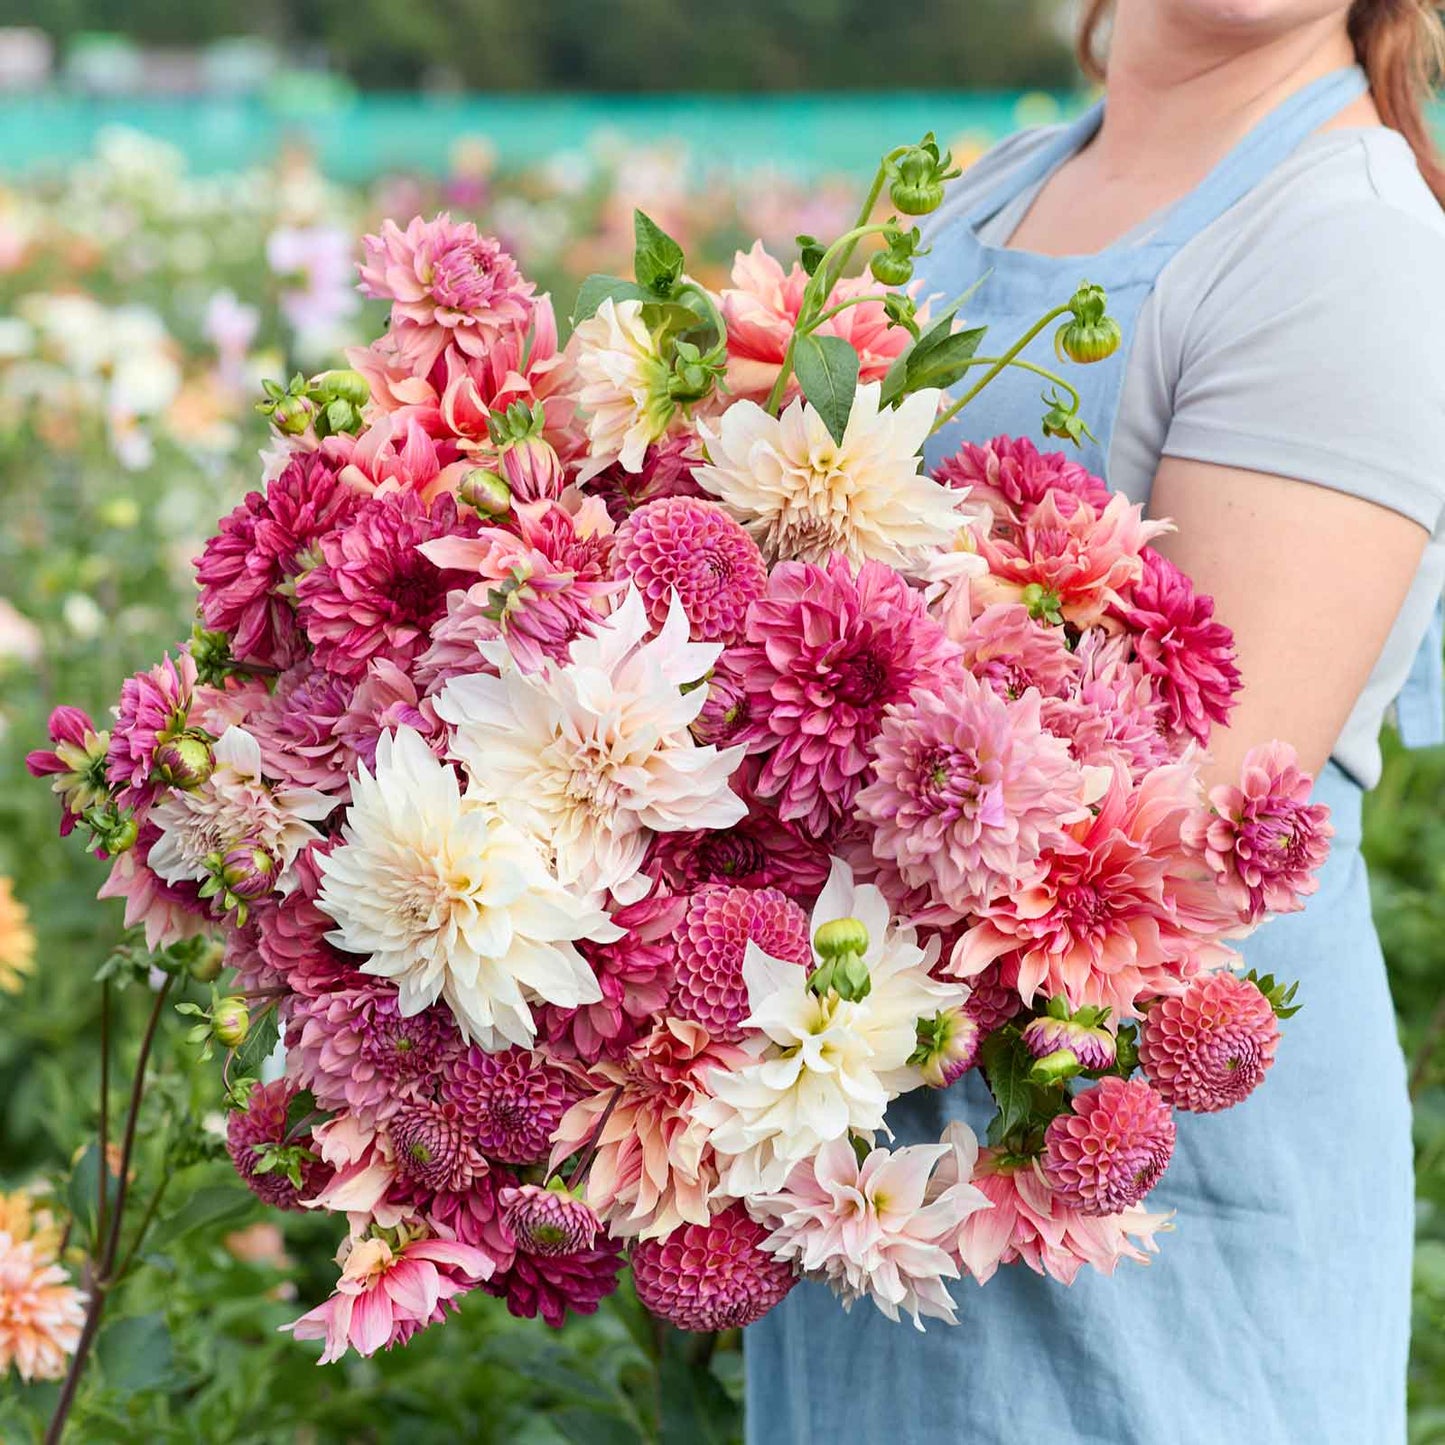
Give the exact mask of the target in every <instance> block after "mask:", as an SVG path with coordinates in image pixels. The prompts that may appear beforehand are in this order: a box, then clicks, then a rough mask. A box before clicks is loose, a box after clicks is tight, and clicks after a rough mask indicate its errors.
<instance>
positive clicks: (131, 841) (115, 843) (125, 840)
mask: <svg viewBox="0 0 1445 1445" xmlns="http://www.w3.org/2000/svg"><path fill="white" fill-rule="evenodd" d="M139 837H140V824H139V823H137V822H136V819H135V814H134V813H127V814H126V815H125V817H123V818H121V819H120V821H119V822H117V823H116V825H115V827H114V828H112V829H111V830H110V832H109V833H107V834H106V838H105V845H104V846H105V851H106V852H107V853H108V854H109V855H110V856H111V857H112V858H114V857H115V856H116V854H117V853H127V852H129V851H130V850H131V849H132V848H134V847H135V843H136V839H137V838H139Z"/></svg>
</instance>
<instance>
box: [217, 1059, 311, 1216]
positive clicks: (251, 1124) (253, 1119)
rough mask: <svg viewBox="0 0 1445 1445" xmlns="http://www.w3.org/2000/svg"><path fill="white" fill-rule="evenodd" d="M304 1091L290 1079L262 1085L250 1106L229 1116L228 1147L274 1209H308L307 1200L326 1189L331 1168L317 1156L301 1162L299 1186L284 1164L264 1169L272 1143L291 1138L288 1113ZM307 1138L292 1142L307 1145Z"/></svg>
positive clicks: (238, 1168) (251, 1186)
mask: <svg viewBox="0 0 1445 1445" xmlns="http://www.w3.org/2000/svg"><path fill="white" fill-rule="evenodd" d="M299 1092H300V1090H299V1089H298V1088H297V1086H296V1085H295V1084H294V1083H292V1082H291V1081H290V1080H289V1079H277V1080H275V1081H274V1082H273V1083H270V1084H257V1085H256V1087H255V1088H253V1089H252V1090H251V1093H250V1095H249V1096H248V1097H247V1099H246V1107H245V1108H244V1109H235V1110H233V1111H232V1112H231V1114H230V1116H229V1117H228V1118H227V1120H226V1152H227V1153H228V1154H229V1155H230V1156H231V1163H232V1164H233V1165H234V1166H235V1170H236V1173H237V1174H239V1175H240V1176H241V1179H242V1181H243V1182H244V1184H245V1185H246V1188H248V1189H249V1190H250V1191H251V1193H252V1194H254V1195H255V1196H256V1198H257V1199H259V1200H261V1202H262V1203H263V1204H269V1205H270V1206H271V1207H272V1208H273V1209H303V1208H305V1206H304V1205H303V1204H302V1200H304V1199H313V1198H315V1196H316V1195H317V1194H318V1193H320V1191H321V1189H322V1188H323V1187H324V1186H325V1183H326V1181H327V1180H328V1179H329V1178H330V1177H331V1170H330V1169H328V1168H327V1167H326V1165H325V1164H323V1163H322V1162H321V1161H320V1159H318V1158H316V1157H315V1156H314V1155H312V1156H311V1157H310V1158H309V1159H307V1158H302V1159H300V1160H299V1161H298V1162H299V1168H300V1171H301V1183H300V1184H299V1185H297V1184H296V1183H295V1182H294V1181H293V1180H292V1179H291V1178H290V1176H289V1175H288V1173H287V1171H286V1170H285V1169H284V1168H271V1169H265V1170H263V1169H261V1168H260V1166H261V1165H262V1164H263V1163H264V1162H265V1158H264V1156H265V1152H266V1149H267V1146H276V1145H280V1144H281V1143H283V1142H284V1141H286V1134H287V1128H286V1112H287V1110H288V1109H289V1108H290V1106H291V1101H292V1100H293V1099H294V1098H295V1097H296V1095H297V1094H298V1093H299ZM310 1137H311V1136H310V1133H309V1132H308V1133H307V1134H306V1135H305V1136H304V1137H303V1138H302V1139H300V1140H297V1141H292V1142H299V1143H301V1144H303V1145H304V1144H305V1143H306V1142H307V1141H308V1140H309V1139H310Z"/></svg>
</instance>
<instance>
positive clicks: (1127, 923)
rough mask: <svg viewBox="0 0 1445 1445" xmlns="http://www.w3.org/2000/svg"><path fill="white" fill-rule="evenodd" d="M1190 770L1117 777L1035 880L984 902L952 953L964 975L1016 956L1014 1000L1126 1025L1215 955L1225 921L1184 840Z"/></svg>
mask: <svg viewBox="0 0 1445 1445" xmlns="http://www.w3.org/2000/svg"><path fill="white" fill-rule="evenodd" d="M1195 788H1196V784H1195V775H1194V768H1193V765H1192V764H1188V763H1174V764H1170V765H1169V766H1167V767H1163V768H1157V769H1155V771H1154V772H1152V773H1150V774H1148V775H1147V776H1146V777H1144V778H1143V779H1142V780H1141V781H1140V782H1139V783H1137V784H1131V783H1130V781H1129V779H1128V776H1127V774H1123V773H1116V774H1115V776H1114V779H1113V781H1112V783H1111V784H1110V787H1109V790H1108V791H1107V792H1106V793H1105V794H1104V797H1103V798H1102V799H1101V800H1100V801H1099V803H1098V805H1097V807H1098V811H1097V813H1095V814H1093V815H1092V816H1090V817H1089V818H1088V819H1086V820H1085V821H1084V822H1081V823H1075V824H1074V825H1073V826H1072V827H1071V828H1070V829H1069V834H1070V836H1069V838H1068V840H1067V843H1066V846H1064V847H1061V848H1059V849H1057V850H1056V851H1055V852H1053V853H1052V854H1050V856H1049V857H1048V859H1047V863H1048V869H1047V872H1046V873H1045V874H1044V876H1043V877H1042V878H1041V879H1039V880H1038V881H1037V882H1035V883H1032V884H1030V885H1029V886H1028V887H1026V888H1021V889H1019V890H1018V891H1017V892H1016V893H1013V894H1009V895H1007V896H999V897H996V898H994V899H993V900H992V901H991V902H990V903H989V905H988V909H987V915H986V917H984V918H983V919H982V920H981V921H980V922H979V923H978V924H977V926H975V927H973V928H971V929H969V931H968V932H967V933H965V934H964V935H963V937H962V938H961V939H960V940H959V942H958V944H957V945H956V946H955V948H954V950H953V956H952V962H951V971H952V972H953V973H954V974H955V975H956V976H958V977H962V978H965V979H966V978H968V977H971V976H972V975H973V974H976V973H978V972H980V971H981V970H982V969H983V967H984V965H985V964H987V963H989V962H991V961H992V960H993V959H994V958H998V957H1000V956H1002V955H1004V954H1006V953H1012V952H1017V953H1018V956H1019V993H1020V995H1021V996H1022V997H1023V998H1024V1000H1025V1001H1026V1002H1027V1001H1029V1000H1031V999H1032V998H1033V996H1034V995H1035V993H1037V992H1038V991H1039V990H1040V989H1043V990H1044V991H1045V992H1047V993H1048V995H1049V996H1050V997H1053V996H1055V995H1057V994H1063V995H1065V996H1066V997H1067V999H1068V1002H1069V1006H1070V1007H1071V1008H1074V1009H1079V1008H1084V1007H1089V1006H1092V1007H1096V1008H1109V1009H1112V1010H1113V1011H1114V1013H1115V1015H1116V1016H1118V1017H1120V1018H1125V1019H1129V1018H1136V1017H1137V1016H1138V1014H1139V1011H1140V1007H1141V1002H1142V1000H1145V999H1148V998H1151V997H1153V996H1154V995H1156V994H1161V993H1177V992H1178V991H1179V988H1180V986H1181V984H1182V983H1183V981H1184V979H1186V978H1188V977H1190V976H1191V975H1192V974H1193V973H1194V972H1196V971H1197V969H1198V968H1199V967H1200V966H1202V965H1204V964H1208V963H1210V962H1212V961H1214V959H1215V958H1222V957H1224V956H1225V954H1224V950H1223V948H1222V946H1221V945H1218V944H1217V943H1216V942H1215V940H1216V939H1217V936H1218V934H1219V933H1220V931H1221V928H1222V926H1224V925H1226V924H1227V923H1228V922H1229V920H1228V918H1227V917H1225V916H1224V915H1223V913H1222V910H1221V907H1220V903H1219V898H1218V890H1217V889H1216V887H1215V886H1214V883H1213V880H1212V879H1211V878H1210V876H1209V874H1208V870H1207V869H1205V868H1204V867H1203V866H1202V865H1201V863H1200V861H1199V859H1198V857H1197V856H1196V855H1195V854H1194V853H1193V851H1192V850H1191V849H1190V848H1189V847H1188V846H1186V844H1185V842H1184V839H1183V836H1182V833H1183V829H1184V827H1185V824H1186V822H1187V820H1188V819H1189V817H1190V816H1191V814H1192V813H1193V811H1194V808H1195Z"/></svg>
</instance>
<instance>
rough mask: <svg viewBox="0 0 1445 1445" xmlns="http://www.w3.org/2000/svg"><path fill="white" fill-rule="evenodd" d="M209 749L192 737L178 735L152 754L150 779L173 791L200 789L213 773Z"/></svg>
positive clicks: (200, 738)
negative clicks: (176, 789)
mask: <svg viewBox="0 0 1445 1445" xmlns="http://www.w3.org/2000/svg"><path fill="white" fill-rule="evenodd" d="M215 767H216V760H215V757H214V756H213V755H212V753H211V745H210V743H208V742H207V741H206V740H205V738H203V737H198V736H197V735H196V734H195V733H178V734H177V735H176V736H175V737H173V738H167V739H166V740H165V742H163V743H161V745H160V746H159V747H158V748H156V750H155V758H154V766H153V775H154V777H155V778H157V779H158V780H159V781H160V782H162V783H169V784H170V785H171V787H173V788H184V789H186V790H187V791H189V790H190V789H191V788H199V787H200V786H201V784H202V783H204V782H205V781H206V779H207V778H209V777H210V776H211V774H212V772H213V771H214V770H215Z"/></svg>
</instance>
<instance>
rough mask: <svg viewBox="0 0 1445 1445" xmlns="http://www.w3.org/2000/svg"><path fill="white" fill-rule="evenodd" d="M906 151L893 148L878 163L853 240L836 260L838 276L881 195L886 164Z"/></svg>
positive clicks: (854, 229)
mask: <svg viewBox="0 0 1445 1445" xmlns="http://www.w3.org/2000/svg"><path fill="white" fill-rule="evenodd" d="M907 149H908V147H907V146H894V147H893V149H892V150H891V151H889V152H888V154H887V155H886V156H884V157H883V159H882V160H881V161H880V162H879V163H878V170H877V171H876V173H875V174H874V176H873V184H872V185H871V186H869V188H868V194H867V196H866V197H864V200H863V204H862V206H861V207H860V208H859V211H858V219H857V220H856V221H854V222H853V230H852V232H850V233H849V234H850V235H852V237H853V239H852V240H851V241H849V242H848V244H847V246H846V247H845V248H844V250H843V253H842V255H841V256H840V257H839V258H838V274H839V275H842V273H843V268H844V267H845V266H846V265H847V264H848V262H849V261H850V260H852V258H853V250H854V248H855V247H856V246H857V244H858V241H859V238H860V237H861V235H862V234H863V230H862V228H863V227H864V226H866V225H867V224H868V222H869V220H870V219H871V218H872V215H873V207H874V206H876V205H877V204H878V197H879V196H880V195H882V194H883V182H884V181H885V180H887V179H888V162H889V161H891V160H896V159H897V158H898V157H899V156H901V155H902V154H903V152H904V151H906V150H907ZM830 249H831V248H830ZM821 269H822V267H819V270H821ZM833 284H834V285H836V284H837V283H836V282H834V283H833ZM832 289H833V287H832V286H829V287H828V291H826V292H824V293H823V294H824V295H825V296H826V295H827V294H829V292H831V291H832Z"/></svg>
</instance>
